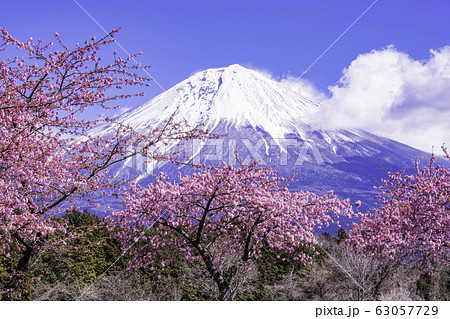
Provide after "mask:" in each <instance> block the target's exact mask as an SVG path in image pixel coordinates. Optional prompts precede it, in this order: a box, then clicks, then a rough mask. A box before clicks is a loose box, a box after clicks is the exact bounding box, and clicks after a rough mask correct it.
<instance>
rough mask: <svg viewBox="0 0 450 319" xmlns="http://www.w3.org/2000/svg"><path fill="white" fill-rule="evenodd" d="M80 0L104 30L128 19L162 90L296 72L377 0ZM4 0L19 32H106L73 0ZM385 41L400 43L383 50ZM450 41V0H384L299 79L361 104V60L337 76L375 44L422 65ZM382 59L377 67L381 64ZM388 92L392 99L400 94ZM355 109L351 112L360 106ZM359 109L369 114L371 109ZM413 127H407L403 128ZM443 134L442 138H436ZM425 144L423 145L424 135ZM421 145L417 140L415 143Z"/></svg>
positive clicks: (68, 38) (72, 36)
mask: <svg viewBox="0 0 450 319" xmlns="http://www.w3.org/2000/svg"><path fill="white" fill-rule="evenodd" d="M77 1H78V2H79V3H80V4H81V5H82V6H83V7H84V8H85V9H86V10H87V11H88V12H89V13H90V14H91V15H92V16H93V17H94V18H95V19H97V21H98V22H99V23H100V24H101V25H102V26H103V27H104V28H105V29H107V30H110V29H112V28H117V27H122V31H121V32H120V34H119V35H118V37H117V39H118V41H119V42H120V44H121V45H123V46H124V47H125V48H126V49H127V50H128V51H129V52H138V51H142V52H143V56H142V57H141V58H139V61H140V62H142V64H146V65H151V66H152V68H151V70H150V74H151V75H152V76H153V77H154V78H155V79H156V80H158V81H159V82H160V83H161V85H162V86H163V87H164V88H166V89H168V88H170V87H171V86H173V85H175V84H176V83H178V82H180V81H182V80H184V79H185V78H187V77H188V76H190V75H192V74H193V73H194V72H196V71H199V70H202V69H206V68H212V67H221V66H227V65H230V64H234V63H238V64H241V65H243V66H247V67H251V68H256V69H259V70H265V71H268V72H270V73H271V74H272V75H273V77H275V78H279V77H282V76H286V75H291V76H293V77H295V76H299V75H300V74H301V73H302V72H303V71H304V70H305V69H306V68H307V67H308V66H309V65H310V64H311V63H312V62H313V61H314V60H315V59H316V58H317V57H318V56H319V55H320V54H321V53H322V52H323V51H324V50H325V49H326V48H327V47H328V46H329V45H330V44H331V43H332V42H333V41H334V40H335V39H336V38H337V37H338V36H339V35H340V34H341V33H342V32H343V31H344V30H345V29H346V28H347V27H348V26H349V25H350V24H351V23H352V22H353V21H354V20H355V19H356V18H357V17H358V16H359V15H360V14H361V13H362V12H363V11H364V10H365V9H366V8H367V7H369V5H370V4H372V3H373V2H374V0H341V1H333V0H307V1H299V0H297V1H288V0H281V1H265V0H260V1H245V0H244V1H237V0H228V1H211V0H209V1H199V0H192V1H172V0H165V1H161V0H159V1H133V0H130V1H111V0H109V1H103V0H100V1H97V0H96V1H87V0H77ZM0 4H1V8H2V10H1V11H0V26H2V27H5V28H6V29H7V30H8V31H9V32H10V33H12V34H13V35H14V36H15V37H17V38H18V39H19V40H25V39H27V38H28V37H30V36H32V37H33V38H39V37H40V38H43V39H48V40H50V39H51V35H52V34H53V33H54V32H58V33H59V34H60V35H61V37H62V38H63V40H64V41H65V42H66V43H69V44H70V43H76V42H82V41H84V40H86V39H89V38H90V37H91V36H92V35H95V36H97V37H99V36H102V35H103V31H102V30H101V29H100V28H99V27H98V26H97V25H96V24H95V23H94V22H93V21H92V20H91V19H90V18H89V17H88V16H87V15H86V14H85V13H84V12H83V11H82V10H81V9H80V8H79V7H78V5H77V4H76V3H75V2H74V1H72V0H52V1H50V0H44V1H30V0H29V1H21V0H11V1H5V0H0ZM389 45H393V46H394V47H395V48H393V47H390V49H386V48H388V46H389ZM447 45H450V2H449V1H446V0H433V1H430V0H427V1H426V0H414V1H412V0H379V1H378V2H377V3H376V4H375V5H374V6H373V7H372V8H371V9H370V10H369V11H368V12H367V13H366V15H365V16H364V17H362V18H361V20H360V21H358V22H357V23H356V24H355V25H354V26H353V28H352V29H351V30H349V32H348V33H347V34H345V35H344V36H343V37H342V39H341V40H340V41H338V42H337V43H336V44H335V45H334V46H333V47H332V48H331V49H330V50H329V51H328V52H327V54H326V55H324V56H323V58H321V59H320V60H319V61H318V62H317V63H316V64H315V65H314V66H313V67H312V68H311V69H310V70H309V72H308V73H307V74H305V76H304V77H303V78H304V79H305V80H307V81H308V82H310V83H311V84H312V85H314V86H315V87H316V88H317V89H318V90H319V91H321V92H322V93H323V94H324V95H325V96H327V98H331V99H333V97H334V95H336V97H337V100H336V99H335V100H330V101H328V102H329V104H330V105H332V106H333V107H335V109H339V110H341V111H342V108H343V107H342V104H343V103H346V104H348V103H350V102H351V103H354V104H358V103H360V101H355V100H354V99H355V96H357V94H353V95H352V94H350V93H352V92H354V90H353V89H352V88H353V87H356V85H353V82H352V81H356V80H355V79H357V78H358V77H357V76H356V75H354V74H357V73H358V72H357V71H358V70H360V69H355V72H353V73H352V72H348V74H347V75H348V77H347V80H348V82H349V83H347V84H343V83H342V82H341V83H340V84H339V83H338V82H339V80H340V79H341V77H342V76H343V70H344V69H346V68H347V69H348V68H349V67H350V66H351V65H352V62H353V63H354V64H355V61H358V56H360V55H361V54H369V55H370V52H372V55H370V56H369V58H368V59H369V60H370V61H371V62H370V63H372V62H373V61H376V63H379V61H381V60H383V59H382V58H380V55H382V52H384V51H383V50H392V52H394V56H396V55H395V52H396V54H397V55H401V54H404V55H406V56H407V58H408V59H409V60H410V61H413V62H415V61H417V62H418V63H421V64H425V63H426V62H427V61H428V60H429V59H430V49H434V50H440V49H441V48H444V47H445V46H447ZM372 50H376V51H375V52H374V51H372ZM377 53H380V54H378V55H377ZM404 55H403V58H405V56H404ZM445 56H446V55H445ZM370 63H369V64H370ZM355 65H356V66H358V65H360V64H358V63H356V64H355ZM377 65H378V64H377ZM383 65H384V64H381V65H380V66H379V68H381V69H382V68H383ZM433 70H434V69H433ZM430 72H432V71H430ZM379 76H380V77H382V76H383V74H381V73H380V75H379ZM405 78H409V77H408V76H405ZM387 80H388V79H387ZM444 84H447V82H445V83H444ZM345 85H347V89H349V90H347V91H342V90H341V91H339V90H338V87H339V86H345ZM358 85H360V83H358ZM330 86H331V87H335V90H334V92H333V90H329V87H330ZM352 90H353V91H352ZM339 92H340V93H339ZM159 93H161V89H160V88H159V87H157V86H156V85H154V86H153V87H152V88H150V89H149V91H148V92H147V96H146V98H144V99H143V100H139V99H137V100H135V101H131V104H132V105H131V106H133V104H134V105H138V104H140V103H142V102H143V101H144V100H146V99H148V98H150V97H153V96H155V95H157V94H159ZM344 93H345V94H344ZM374 94H376V95H377V94H379V92H374ZM402 94H403V93H402ZM344 97H345V98H344ZM435 98H436V97H435V96H434V97H433V99H434V100H435ZM348 99H350V100H348ZM351 99H353V100H351ZM434 100H433V101H434ZM336 101H337V102H336ZM349 101H350V102H349ZM389 101H390V100H389ZM389 101H388V102H386V103H394V104H395V103H397V102H398V101H397V102H395V101H394V102H392V101H391V102H389ZM422 102H423V101H422ZM351 103H350V104H351ZM334 104H336V105H337V106H334ZM413 104H414V103H413ZM422 104H423V103H422ZM438 104H439V108H441V111H442V109H443V110H444V111H445V112H444V115H447V110H448V108H445V107H443V106H442V105H441V104H442V102H439V103H438ZM339 105H340V106H339ZM339 107H340V108H339ZM369 107H377V106H373V105H371V106H367V108H369ZM405 107H406V106H404V105H403V106H402V108H401V109H402V110H403V111H405ZM417 107H419V106H417ZM422 107H423V105H422ZM413 108H414V107H413ZM399 110H400V109H399ZM399 110H394V109H389V110H388V113H393V114H391V115H392V117H395V116H398V114H397V113H399V112H400V111H399ZM350 111H352V112H354V109H351V110H350ZM367 111H370V110H367ZM391 111H394V112H391ZM399 114H400V113H399ZM448 114H449V115H450V113H448ZM361 116H366V113H364V114H362V115H361ZM417 116H419V115H417ZM421 117H423V114H422V115H421ZM441 117H442V114H441V115H440V116H439V118H441ZM347 120H348V119H347ZM409 120H410V122H411V121H412V122H415V121H417V119H409ZM343 121H344V122H345V120H343ZM347 122H349V121H347ZM363 122H364V121H363ZM449 122H450V121H449ZM380 123H381V122H380ZM402 123H403V122H402ZM392 125H393V126H395V125H396V124H395V123H394V124H392ZM408 125H413V124H408ZM442 125H444V126H443V127H440V128H435V129H434V130H435V131H436V130H438V131H439V132H440V133H439V134H440V137H439V138H440V139H442V136H444V137H445V135H446V134H447V133H446V131H445V130H446V129H447V128H448V127H446V126H445V124H442ZM397 126H398V124H397ZM362 128H367V127H362ZM408 129H409V126H408V127H405V129H404V131H405V132H406V131H408ZM372 130H374V128H372ZM375 131H376V129H375ZM390 134H391V133H389V132H387V133H386V135H388V136H389V137H393V138H398V139H400V140H402V141H405V142H408V143H409V144H414V138H413V137H410V138H409V139H408V138H406V139H402V136H401V134H402V133H401V132H397V133H396V134H397V135H395V134H394V133H392V134H393V135H392V134H391V135H390ZM430 134H431V133H430ZM439 134H438V135H439ZM416 135H417V134H416ZM419 135H420V136H422V135H423V134H419ZM449 142H450V141H449ZM430 143H431V142H430ZM433 143H434V142H433ZM437 143H442V141H440V142H439V141H438V142H436V143H434V144H437ZM419 144H420V147H422V148H425V149H426V148H427V142H426V141H422V142H421V143H419ZM419 144H417V145H416V146H417V147H419ZM428 150H429V149H428Z"/></svg>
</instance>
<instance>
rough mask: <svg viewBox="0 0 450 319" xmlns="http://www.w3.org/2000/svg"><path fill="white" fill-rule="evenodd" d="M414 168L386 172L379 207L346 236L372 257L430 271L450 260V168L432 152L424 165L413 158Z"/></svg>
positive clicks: (447, 155)
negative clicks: (409, 171) (439, 162)
mask: <svg viewBox="0 0 450 319" xmlns="http://www.w3.org/2000/svg"><path fill="white" fill-rule="evenodd" d="M443 150H444V152H445V154H446V157H447V158H448V159H449V160H450V157H449V154H448V152H447V150H446V148H445V147H443ZM416 171H417V172H416V174H415V175H405V174H404V172H403V171H402V172H399V173H396V174H391V175H389V179H388V180H385V181H384V183H383V185H382V186H381V187H380V189H381V190H382V194H381V195H380V197H379V201H380V204H381V206H380V207H379V208H377V209H375V210H374V211H373V212H372V214H371V215H367V216H366V217H364V218H363V219H362V221H361V223H360V224H354V226H353V232H352V234H351V236H350V238H349V240H350V242H351V243H353V244H354V245H356V247H357V248H358V249H362V250H364V251H366V252H368V253H369V254H370V255H372V256H380V257H387V258H390V259H392V260H395V261H397V262H400V263H404V264H416V265H418V266H419V267H420V268H421V269H422V270H423V271H427V272H429V273H433V271H434V270H435V269H436V267H438V266H444V267H445V266H446V265H448V264H449V260H450V258H449V252H450V250H449V249H450V169H449V168H448V167H442V166H439V165H435V157H434V156H432V158H431V160H430V163H429V164H428V165H427V166H425V167H423V168H422V169H420V168H419V162H418V161H417V162H416Z"/></svg>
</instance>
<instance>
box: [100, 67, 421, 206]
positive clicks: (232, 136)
mask: <svg viewBox="0 0 450 319" xmlns="http://www.w3.org/2000/svg"><path fill="white" fill-rule="evenodd" d="M177 108H178V110H177ZM320 108H321V105H320V103H317V102H315V101H314V100H312V99H310V98H307V97H306V96H305V95H304V94H303V93H302V92H301V88H299V87H295V88H288V87H287V86H286V85H285V84H284V83H281V82H278V81H275V80H272V79H270V78H268V77H266V76H265V75H263V74H261V73H259V72H257V71H254V70H250V69H247V68H244V67H242V66H240V65H237V64H235V65H231V66H229V67H225V68H216V69H208V70H205V71H201V72H198V73H196V74H194V75H193V76H191V77H189V78H188V79H186V80H184V81H182V82H180V83H179V84H177V85H175V86H174V87H172V88H170V89H169V90H167V91H166V92H164V93H162V94H160V95H158V96H156V97H155V98H153V99H151V100H150V101H148V102H147V103H145V104H143V105H141V106H139V107H137V108H135V109H133V110H130V111H128V112H126V113H124V114H123V115H121V116H120V117H119V118H117V121H118V122H122V123H124V124H126V125H130V126H132V127H133V128H134V129H136V130H137V131H141V132H145V130H147V129H151V128H154V127H157V126H160V125H162V123H163V122H164V121H165V120H167V119H168V118H169V117H170V116H171V115H172V114H173V113H174V112H175V111H176V110H177V112H176V113H175V117H174V121H176V122H177V121H183V120H185V121H186V122H187V123H188V124H189V125H190V127H195V126H196V125H198V124H199V123H204V128H205V129H208V130H209V131H210V132H211V133H213V134H215V135H220V136H222V137H220V138H212V139H207V140H206V141H201V140H192V141H188V142H182V143H180V142H173V143H172V144H169V145H167V146H165V150H167V151H168V150H176V149H181V148H182V149H183V150H184V151H185V153H186V155H187V157H188V158H187V159H186V162H188V163H208V164H211V165H217V164H219V163H220V162H222V161H225V162H228V163H230V164H234V163H235V161H236V160H235V158H234V151H235V150H237V152H238V155H239V157H240V158H241V159H243V160H244V162H247V163H248V162H250V161H254V160H258V161H259V165H262V166H271V167H273V169H274V171H275V172H276V173H278V174H280V175H282V176H284V177H290V176H291V175H292V174H294V173H295V174H297V180H296V181H294V182H292V183H291V184H290V189H291V190H292V191H299V190H309V191H313V192H316V193H324V192H326V191H328V190H331V189H332V190H334V191H335V193H336V194H337V195H338V196H340V197H343V198H344V197H349V198H351V199H352V200H354V201H356V200H361V201H362V202H363V204H365V206H364V205H363V208H362V209H364V207H365V208H367V207H368V206H369V205H372V203H373V197H374V196H375V195H376V194H377V192H376V190H374V188H373V186H375V185H377V184H378V183H379V180H380V178H381V177H387V175H386V173H387V172H388V171H391V172H395V171H399V170H401V169H406V170H407V171H409V170H410V171H413V169H414V165H415V159H416V158H419V159H424V158H429V154H427V153H425V152H422V151H419V150H417V149H414V148H412V147H409V146H407V145H405V144H402V143H399V142H396V141H393V140H390V139H387V138H383V137H380V136H377V135H374V134H371V133H369V132H366V131H362V130H323V129H321V130H317V129H314V128H313V126H312V125H311V124H310V123H309V121H308V118H309V117H310V116H311V115H312V114H314V113H315V112H317V111H319V110H320ZM113 129H114V125H113V124H108V125H106V124H105V125H101V126H98V127H96V128H95V129H93V130H92V131H91V134H93V135H107V134H110V133H111V132H112V130H113ZM160 171H163V172H166V173H168V174H169V176H176V175H175V174H176V173H178V172H179V171H181V172H182V173H188V172H189V171H190V166H189V165H186V166H181V167H180V166H175V165H173V164H168V163H147V162H146V161H145V160H144V159H143V158H133V159H130V160H128V161H127V162H125V163H122V164H120V165H117V166H116V167H113V169H112V171H111V173H112V174H114V175H116V176H120V177H124V178H129V179H131V178H135V179H136V180H137V181H138V182H139V183H142V184H146V183H150V182H152V180H153V178H154V175H155V174H157V173H158V172H160ZM106 202H109V200H108V201H106Z"/></svg>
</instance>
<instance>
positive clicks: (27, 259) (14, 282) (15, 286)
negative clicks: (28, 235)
mask: <svg viewBox="0 0 450 319" xmlns="http://www.w3.org/2000/svg"><path fill="white" fill-rule="evenodd" d="M39 255H40V250H39V249H38V248H37V247H33V246H30V245H26V246H25V251H24V253H23V256H22V257H21V258H20V259H19V262H18V263H17V266H16V268H15V274H13V276H12V278H11V279H10V282H9V284H8V286H7V288H6V289H7V290H6V292H4V293H3V294H2V298H1V300H9V301H11V300H14V298H15V296H17V293H19V292H20V290H21V288H22V281H23V279H24V278H25V276H26V274H27V272H28V271H29V270H30V269H31V267H32V265H33V264H34V262H35V261H36V260H37V259H38V258H39Z"/></svg>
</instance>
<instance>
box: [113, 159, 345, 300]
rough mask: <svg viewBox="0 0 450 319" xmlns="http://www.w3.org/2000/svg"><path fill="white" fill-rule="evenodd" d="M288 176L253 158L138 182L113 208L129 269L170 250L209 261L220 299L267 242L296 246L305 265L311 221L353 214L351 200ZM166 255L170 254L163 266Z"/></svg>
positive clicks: (209, 273)
mask: <svg viewBox="0 0 450 319" xmlns="http://www.w3.org/2000/svg"><path fill="white" fill-rule="evenodd" d="M287 182H288V180H286V179H283V178H280V177H278V176H277V175H276V174H275V173H273V172H272V170H271V169H270V168H263V167H258V166H257V163H256V162H255V163H252V164H248V165H244V164H242V163H240V166H238V167H232V166H228V165H227V164H225V163H224V164H223V165H222V166H220V167H210V166H201V167H200V168H199V171H198V172H194V173H193V174H192V175H187V176H184V177H180V178H179V182H169V181H168V180H167V179H166V177H165V176H164V175H161V176H159V177H158V178H157V179H156V182H155V183H154V184H151V185H149V186H148V187H140V186H137V185H133V186H132V188H131V191H130V192H127V193H125V194H124V202H125V203H126V204H127V205H126V209H125V210H123V211H120V212H115V213H113V215H112V216H111V217H110V220H109V222H110V227H111V228H115V232H116V233H117V236H118V237H119V238H120V239H121V241H122V245H123V249H124V250H125V251H128V252H129V253H130V254H131V256H132V259H131V261H130V263H129V265H128V267H129V269H132V268H133V267H150V269H153V268H154V267H156V265H155V260H161V256H163V255H164V256H165V255H167V252H170V254H172V255H174V254H182V256H184V257H185V258H186V260H187V261H189V260H194V261H198V262H200V263H201V264H202V265H203V266H204V270H205V276H206V278H209V279H211V280H213V282H214V283H215V287H216V288H215V289H216V291H217V292H218V293H217V295H216V298H217V299H220V300H227V299H232V298H233V295H234V293H235V291H236V288H237V287H238V286H239V285H241V284H243V283H239V282H236V281H235V280H234V279H235V278H237V277H238V276H237V275H238V274H239V272H242V271H245V270H248V269H249V268H251V267H252V261H254V260H255V259H256V258H258V257H259V256H260V255H261V248H262V247H263V245H264V244H267V245H269V246H270V247H272V248H275V249H278V250H280V251H284V252H290V253H294V252H295V251H296V252H297V254H298V255H296V257H295V258H296V259H297V260H300V262H302V263H304V264H306V263H308V262H309V261H310V259H311V257H310V256H309V255H308V254H306V253H305V252H304V250H303V252H301V253H298V251H302V250H300V249H298V248H301V247H305V248H309V249H311V250H312V251H314V243H315V237H314V227H316V226H317V227H319V226H327V225H329V224H330V223H331V222H333V221H334V220H335V218H336V217H338V216H340V215H346V216H348V217H350V216H351V214H352V209H351V205H350V203H349V201H348V200H339V199H338V198H337V197H335V196H334V195H333V193H332V192H329V193H327V194H326V195H323V196H318V195H315V194H312V193H309V192H299V193H293V192H289V190H288V188H287V185H286V184H287ZM163 251H165V252H166V253H165V254H162V252H163ZM160 253H161V254H160ZM158 254H159V255H158ZM156 256H159V257H158V258H156ZM230 261H231V262H230ZM169 262H171V258H170V255H169V257H167V258H166V259H164V260H162V261H161V265H162V266H163V267H164V265H166V264H167V263H169ZM158 266H159V265H158Z"/></svg>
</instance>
